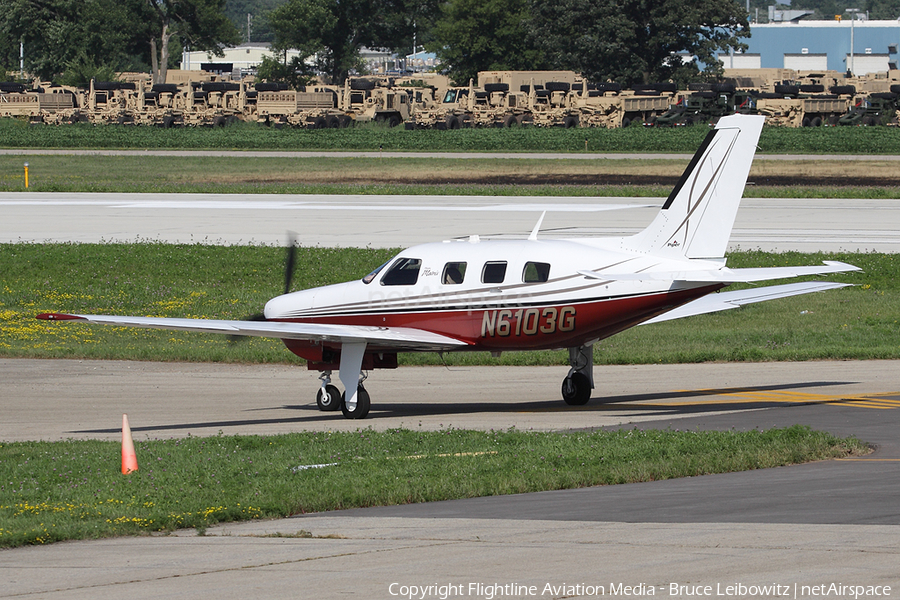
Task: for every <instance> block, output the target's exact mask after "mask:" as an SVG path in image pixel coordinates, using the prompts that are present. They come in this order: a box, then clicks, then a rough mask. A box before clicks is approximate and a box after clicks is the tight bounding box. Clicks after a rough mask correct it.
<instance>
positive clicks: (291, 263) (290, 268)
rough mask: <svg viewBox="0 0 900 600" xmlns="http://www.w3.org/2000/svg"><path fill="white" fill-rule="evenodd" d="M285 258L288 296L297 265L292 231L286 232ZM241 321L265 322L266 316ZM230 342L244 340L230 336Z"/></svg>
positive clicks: (285, 291)
mask: <svg viewBox="0 0 900 600" xmlns="http://www.w3.org/2000/svg"><path fill="white" fill-rule="evenodd" d="M285 251H286V252H285V257H284V292H283V293H285V294H289V293H290V291H291V282H292V281H293V280H294V267H295V265H296V264H297V234H296V232H293V231H288V240H287V246H286V247H285ZM242 320H243V321H265V320H266V315H265V314H263V313H254V314H252V315H248V316H246V317H244V318H243V319H242ZM229 338H230V340H231V341H232V342H237V341H240V340H243V339H244V336H242V335H232V336H229Z"/></svg>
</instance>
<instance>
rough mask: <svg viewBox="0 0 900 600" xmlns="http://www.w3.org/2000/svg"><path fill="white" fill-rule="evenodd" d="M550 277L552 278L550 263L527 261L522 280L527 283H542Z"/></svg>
mask: <svg viewBox="0 0 900 600" xmlns="http://www.w3.org/2000/svg"><path fill="white" fill-rule="evenodd" d="M548 279H550V264H549V263H539V262H527V263H525V270H524V271H522V281H524V282H525V283H542V282H544V281H547V280H548Z"/></svg>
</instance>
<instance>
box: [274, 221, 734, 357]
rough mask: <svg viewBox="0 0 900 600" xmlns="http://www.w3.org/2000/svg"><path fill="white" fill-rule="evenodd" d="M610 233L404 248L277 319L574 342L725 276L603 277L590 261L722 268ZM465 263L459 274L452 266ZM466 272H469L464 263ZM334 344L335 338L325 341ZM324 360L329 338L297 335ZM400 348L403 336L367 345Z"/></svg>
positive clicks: (295, 300)
mask: <svg viewBox="0 0 900 600" xmlns="http://www.w3.org/2000/svg"><path fill="white" fill-rule="evenodd" d="M624 240H625V238H622V239H618V238H615V239H605V240H531V239H529V240H515V241H479V240H477V239H472V240H460V241H451V242H443V243H432V244H423V245H420V246H414V247H412V248H408V249H406V250H404V251H403V252H401V253H399V254H398V255H397V256H396V257H394V258H393V259H391V261H389V262H387V263H385V265H384V267H383V268H382V269H381V270H380V271H379V272H378V273H377V274H376V275H375V276H374V277H373V278H371V280H370V281H369V282H368V283H366V282H364V281H363V280H357V281H351V282H347V283H341V284H337V285H330V286H325V287H320V288H315V289H311V290H303V291H298V292H293V293H290V294H285V295H283V296H278V297H276V298H273V299H272V300H270V301H269V302H268V303H267V304H266V308H265V317H266V319H267V320H270V321H284V322H302V323H339V324H342V325H362V326H374V327H389V328H390V327H408V328H415V329H420V330H424V331H430V332H432V333H437V334H440V335H444V336H447V337H452V338H455V339H458V340H461V341H463V342H465V343H466V345H465V346H463V347H460V348H459V350H489V351H494V352H497V351H503V350H513V349H542V348H570V347H575V346H583V345H586V344H590V343H592V342H593V341H596V340H599V339H603V338H605V337H609V336H610V335H613V334H615V333H618V332H619V331H622V330H624V329H627V328H629V327H631V326H633V325H636V324H638V323H641V322H643V321H645V320H647V319H649V318H652V317H654V316H656V315H658V314H661V313H664V312H666V311H668V310H670V309H671V308H674V307H676V306H680V305H682V304H684V303H687V302H689V301H691V300H693V299H695V298H698V297H700V296H703V295H705V294H707V293H709V292H710V291H713V290H716V289H719V288H722V287H724V286H723V284H721V283H712V284H705V285H702V284H688V283H682V282H660V281H612V280H610V281H602V280H597V279H588V278H586V277H584V275H582V274H580V273H579V271H580V270H588V271H604V270H609V269H616V270H627V271H633V272H640V271H642V270H646V269H651V268H652V269H654V270H667V271H679V270H685V269H688V270H695V269H698V268H707V269H714V268H719V267H721V265H722V263H721V261H718V262H717V261H696V260H694V261H691V262H690V263H688V262H686V261H678V260H670V259H660V258H659V257H654V256H650V255H647V254H642V253H639V252H630V251H626V250H623V249H621V246H622V245H624ZM410 260H413V261H418V263H417V265H418V268H417V270H416V273H415V278H414V281H413V280H412V277H410V279H409V280H407V281H401V282H399V283H398V282H395V281H392V280H391V276H390V274H391V269H392V268H393V267H394V266H395V265H398V263H401V262H403V261H406V262H407V263H408V262H409V261H410ZM454 268H455V269H456V270H457V272H458V275H460V276H461V277H457V278H456V279H453V278H449V277H448V270H450V269H454ZM460 271H461V272H460ZM325 346H326V347H327V343H326V344H325ZM288 347H289V348H290V349H291V350H292V351H294V352H296V353H297V354H299V355H300V356H303V357H304V358H308V359H311V360H313V361H315V360H316V359H317V358H320V352H319V349H320V348H321V346H320V345H310V344H306V343H296V342H294V341H293V340H290V341H288ZM381 350H389V351H391V352H396V351H397V350H398V348H397V345H396V344H392V345H391V346H390V348H379V347H378V346H377V345H373V344H370V346H369V348H368V349H367V351H373V352H375V351H381Z"/></svg>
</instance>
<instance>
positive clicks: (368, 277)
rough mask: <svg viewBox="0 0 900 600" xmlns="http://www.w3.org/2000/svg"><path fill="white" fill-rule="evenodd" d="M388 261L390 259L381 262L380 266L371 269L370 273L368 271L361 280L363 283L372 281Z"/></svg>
mask: <svg viewBox="0 0 900 600" xmlns="http://www.w3.org/2000/svg"><path fill="white" fill-rule="evenodd" d="M389 262H391V261H387V262H386V263H383V264H382V265H381V266H380V267H378V268H377V269H375V270H374V271H372V272H371V273H369V274H368V275H366V276H365V277H363V278H362V282H363V283H372V281H373V280H374V279H375V278H376V277H377V276H378V274H379V273H381V270H382V269H383V268H385V267H386V266H387V264H388V263H389Z"/></svg>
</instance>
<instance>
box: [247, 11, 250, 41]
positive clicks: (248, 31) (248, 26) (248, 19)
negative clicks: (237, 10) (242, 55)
mask: <svg viewBox="0 0 900 600" xmlns="http://www.w3.org/2000/svg"><path fill="white" fill-rule="evenodd" d="M247 44H248V45H249V44H250V13H247Z"/></svg>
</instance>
